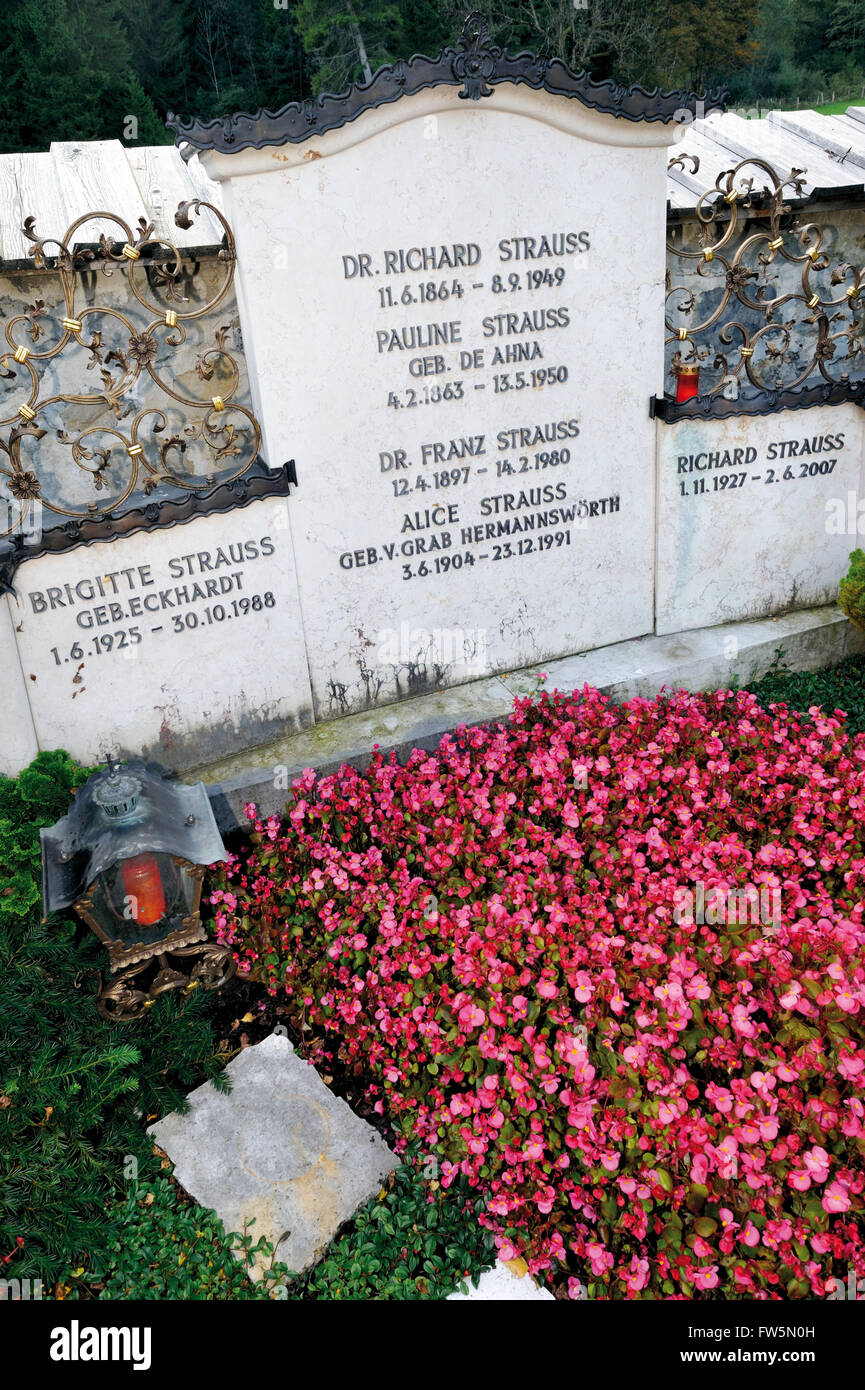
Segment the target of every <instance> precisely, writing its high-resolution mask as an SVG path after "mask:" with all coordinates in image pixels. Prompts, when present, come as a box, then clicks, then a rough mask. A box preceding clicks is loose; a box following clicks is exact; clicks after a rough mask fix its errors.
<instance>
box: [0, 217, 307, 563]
mask: <svg viewBox="0 0 865 1390" xmlns="http://www.w3.org/2000/svg"><path fill="white" fill-rule="evenodd" d="M202 208H207V209H209V211H210V212H211V213H212V214H213V215H214V216H215V217H216V218H217V219H218V220H219V222H220V224H221V226H222V228H223V231H224V237H223V245H222V248H221V250H220V251H219V252H218V255H217V256H216V257H214V258H213V259H212V261H210V262H208V263H207V264H206V265H205V266H203V265H202V264H196V265H195V266H193V267H190V265H189V264H188V263H186V262H185V261H184V256H183V254H182V253H181V252H180V251H179V250H178V249H177V247H176V246H175V245H174V244H173V242H171V241H168V240H165V239H162V238H159V237H156V236H154V235H153V231H154V227H153V224H152V223H150V224H148V223H146V222H145V220H144V219H143V218H142V219H140V221H139V223H138V226H137V228H136V230H135V231H133V230H132V228H131V227H130V226H128V225H127V223H126V222H125V221H124V220H123V218H122V217H119V216H118V215H117V214H115V213H110V212H93V213H88V214H86V215H85V216H83V217H79V218H78V219H77V220H76V221H75V222H73V223H72V225H71V226H70V227H69V228H68V229H67V230H66V232H65V234H64V235H63V236H62V237H61V238H60V239H59V240H52V239H50V238H48V237H44V236H40V235H38V234H37V230H36V225H35V218H34V217H28V218H27V220H26V222H25V225H24V234H25V236H26V237H27V238H28V240H30V241H31V242H32V243H33V250H32V253H31V254H32V257H33V270H34V271H37V272H41V274H39V275H38V276H37V277H34V275H33V272H32V271H27V272H24V273H23V274H22V275H15V274H10V275H7V276H6V277H5V278H6V279H7V283H10V284H11V286H12V290H13V292H15V291H19V292H21V297H22V301H23V302H22V303H21V307H20V308H19V309H18V311H17V312H15V313H13V314H12V315H11V316H10V317H8V318H6V320H5V322H4V325H3V337H4V340H5V345H6V346H5V351H3V352H2V355H0V540H2V539H4V538H7V539H8V538H10V537H11V538H14V539H16V540H18V541H20V534H21V532H22V531H26V530H27V529H28V512H29V511H32V509H33V507H34V504H35V505H36V506H38V507H39V508H42V509H44V511H45V512H46V514H47V515H46V517H45V523H44V524H46V525H47V524H49V517H51V516H53V518H54V522H55V523H58V522H59V524H60V525H61V526H63V528H64V529H65V531H66V532H67V534H68V536H69V537H70V538H71V539H72V540H73V541H74V540H76V539H79V538H81V537H82V535H83V533H84V532H86V534H87V536H88V537H90V538H93V537H94V536H95V535H97V534H98V527H93V526H92V525H90V524H89V523H93V522H97V523H98V522H104V521H110V520H112V519H117V518H118V517H122V516H123V515H124V513H125V512H127V511H128V510H130V509H131V508H133V507H135V506H140V507H144V510H145V511H146V512H147V513H148V514H149V517H148V519H149V520H151V521H155V520H156V519H157V516H158V513H157V510H156V509H155V508H154V507H153V505H152V504H153V503H154V502H156V501H157V500H161V499H169V500H171V501H172V502H173V503H174V504H177V503H182V502H183V500H184V499H186V500H187V501H188V500H189V499H190V497H191V496H193V495H194V496H195V497H202V496H206V495H207V490H208V489H217V490H220V489H221V490H222V491H223V492H226V491H227V488H226V485H231V484H235V493H234V494H233V495H235V496H238V497H241V498H242V497H244V496H245V491H246V490H245V489H244V488H243V487H241V486H240V485H239V484H238V480H240V479H242V478H244V476H245V475H247V474H249V473H250V471H251V470H253V471H255V472H257V473H265V474H268V473H269V470H267V469H266V467H265V466H263V465H262V464H261V461H260V460H259V458H258V454H259V449H260V445H261V430H260V427H259V424H258V421H257V420H256V418H255V416H254V415H253V413H252V411H251V410H250V408H249V406H248V405H246V404H244V403H243V396H244V395H245V392H246V386H247V383H246V376H245V366H244V364H243V358H242V351H241V350H242V343H241V341H240V335H239V327H238V326H237V324H236V315H235V314H234V313H233V312H225V310H226V300H227V298H228V296H229V291H230V290H231V287H232V283H233V280H234V273H235V265H236V255H235V243H234V238H233V236H232V232H231V228H230V227H229V225H228V223H227V222H226V220H225V218H224V217H223V216H222V214H221V213H220V211H219V209H218V208H216V207H214V206H213V205H212V204H211V203H207V202H203V201H202V200H200V199H193V200H191V201H189V202H184V203H181V204H180V205H179V207H178V210H177V213H176V214H175V219H174V220H175V224H176V225H177V226H178V227H183V228H188V227H190V226H192V220H191V218H192V215H193V214H195V215H197V214H198V213H199V212H200V210H201V209H202ZM94 223H95V224H99V225H100V226H101V227H102V228H103V229H102V230H101V232H100V235H99V238H98V241H96V242H90V243H89V244H81V242H80V241H76V237H80V236H81V233H82V228H84V227H85V226H87V225H88V224H91V225H92V224H94ZM106 224H107V226H108V230H105V226H106ZM187 255H188V253H187ZM208 281H212V282H213V283H212V284H211V283H207V282H208ZM34 283H36V284H37V287H38V293H35V292H34V291H33V288H32V286H33V285H34ZM28 300H29V301H30V302H28ZM230 308H231V306H230V305H229V306H228V309H229V310H230ZM220 309H223V311H224V312H223V313H222V314H220V313H219V312H218V311H219V310H220ZM4 393H5V394H4ZM256 465H257V467H254V466H256ZM238 488H239V491H238ZM271 490H273V489H272V488H271ZM286 490H287V487H286ZM148 499H151V505H150V506H148V505H147V503H148ZM205 509H206V508H205ZM182 512H183V508H182V506H181V507H178V506H177V505H175V506H174V517H175V519H176V518H177V517H179V516H180V515H181V514H182ZM186 514H188V508H187V509H186ZM82 528H83V529H82ZM54 548H58V547H56V546H55V547H54Z"/></svg>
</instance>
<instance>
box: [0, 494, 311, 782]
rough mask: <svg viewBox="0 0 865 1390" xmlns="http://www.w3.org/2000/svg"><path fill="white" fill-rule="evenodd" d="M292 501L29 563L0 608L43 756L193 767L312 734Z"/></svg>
mask: <svg viewBox="0 0 865 1390" xmlns="http://www.w3.org/2000/svg"><path fill="white" fill-rule="evenodd" d="M293 501H294V499H293V498H292V499H291V501H290V502H289V501H286V499H284V498H270V499H263V500H261V501H257V502H252V503H250V505H249V506H248V507H246V508H244V509H242V510H238V511H234V512H231V513H229V514H228V515H218V514H216V515H212V516H206V517H200V518H198V519H197V520H195V521H190V522H188V523H186V524H185V525H182V526H175V527H171V528H169V529H167V530H161V531H157V532H154V533H152V534H146V533H142V534H138V535H132V536H127V537H125V538H123V539H121V540H114V541H107V542H99V543H98V544H95V545H89V546H79V547H77V548H76V549H75V550H73V551H70V552H68V553H66V554H61V555H40V556H36V557H34V558H33V559H28V560H25V561H24V563H23V564H22V565H21V566H20V568H19V570H18V572H17V575H16V578H15V588H16V595H17V596H16V597H10V598H9V599H8V600H7V599H3V600H0V602H2V603H3V604H4V605H5V604H6V603H7V602H8V604H9V611H10V614H11V618H12V624H13V627H14V631H15V640H16V642H17V646H18V653H19V656H20V662H21V668H22V670H23V674H24V688H25V690H26V692H27V696H28V698H29V702H30V708H31V711H32V719H33V723H34V725H35V728H36V735H37V738H38V741H39V747H40V748H66V749H68V750H69V752H70V753H71V754H72V755H73V756H74V757H76V758H78V759H79V760H80V761H81V762H83V763H91V762H96V761H99V760H103V759H104V758H105V756H106V755H107V754H108V753H113V754H115V755H132V756H141V755H142V754H144V755H145V756H150V757H153V758H155V759H156V760H157V761H158V762H160V763H162V764H163V765H164V766H166V767H169V768H175V767H184V766H186V767H188V766H189V764H190V763H193V762H200V761H202V760H203V759H205V758H211V757H220V756H224V755H225V754H226V753H228V752H233V751H234V750H235V749H237V748H242V747H249V746H250V745H252V744H255V743H261V742H263V741H265V740H266V739H268V738H272V737H274V736H275V734H276V733H277V731H279V732H285V731H287V730H291V731H293V732H297V730H299V729H301V728H303V727H305V726H306V725H307V724H308V723H310V722H311V719H312V712H311V697H310V692H309V682H308V678H307V674H306V658H305V654H304V644H303V634H302V631H301V624H300V617H299V614H298V609H297V586H296V580H295V574H294V562H293V559H292V554H291V548H290V544H289V540H288V530H287V524H288V523H287V509H288V507H290V506H292V505H293ZM49 591H53V592H49Z"/></svg>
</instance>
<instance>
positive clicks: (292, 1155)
mask: <svg viewBox="0 0 865 1390" xmlns="http://www.w3.org/2000/svg"><path fill="white" fill-rule="evenodd" d="M226 1072H227V1074H228V1075H229V1076H230V1077H231V1079H232V1082H233V1087H232V1091H231V1094H230V1095H221V1094H220V1093H219V1092H218V1091H217V1090H216V1089H215V1087H213V1086H212V1085H211V1084H210V1083H209V1082H208V1083H207V1084H206V1085H204V1086H199V1087H198V1089H197V1090H195V1091H192V1092H191V1093H190V1095H189V1097H188V1099H189V1103H190V1107H191V1109H190V1111H189V1113H188V1114H186V1115H178V1114H171V1115H167V1116H166V1117H165V1119H163V1120H160V1121H159V1122H158V1123H157V1124H155V1125H151V1127H150V1129H149V1130H148V1133H149V1134H150V1135H151V1136H152V1138H153V1139H154V1140H155V1142H156V1143H157V1144H159V1146H160V1148H162V1149H164V1150H165V1152H166V1153H167V1154H168V1156H169V1158H170V1159H171V1160H172V1162H173V1163H174V1165H175V1169H174V1175H175V1177H176V1178H177V1181H178V1182H179V1183H180V1184H181V1185H182V1186H183V1187H184V1188H185V1189H186V1191H187V1192H189V1193H190V1195H191V1196H193V1197H194V1198H195V1200H196V1201H197V1202H200V1203H201V1205H202V1206H204V1207H210V1208H212V1209H213V1210H214V1211H215V1212H216V1213H217V1215H218V1216H219V1217H220V1219H221V1220H222V1223H223V1225H224V1226H225V1229H226V1231H238V1232H241V1231H242V1230H243V1226H244V1222H249V1221H251V1220H252V1219H253V1218H254V1219H255V1225H254V1226H253V1227H252V1228H251V1230H252V1234H253V1237H254V1239H257V1238H258V1237H259V1236H262V1235H263V1236H266V1237H267V1239H268V1240H269V1241H270V1242H271V1243H273V1244H275V1245H276V1259H277V1260H279V1261H282V1262H283V1263H285V1264H286V1265H288V1267H289V1269H292V1270H294V1271H296V1272H297V1273H300V1272H301V1271H303V1270H304V1269H306V1268H308V1267H309V1266H310V1265H311V1264H313V1263H314V1262H315V1261H316V1260H317V1259H318V1258H319V1256H320V1255H321V1254H322V1253H323V1252H324V1250H325V1248H326V1247H327V1245H328V1244H329V1243H330V1241H331V1240H332V1239H333V1238H334V1236H335V1235H336V1233H337V1231H338V1230H339V1228H340V1226H342V1225H343V1223H344V1222H346V1221H348V1220H349V1219H350V1218H351V1217H352V1216H353V1215H354V1213H355V1212H356V1211H357V1209H358V1207H360V1206H362V1205H363V1203H364V1202H366V1201H367V1200H368V1199H369V1198H370V1197H373V1196H375V1195H376V1193H377V1192H378V1191H379V1190H380V1188H381V1184H382V1181H383V1179H384V1178H385V1177H386V1176H387V1174H388V1173H390V1172H391V1171H392V1170H393V1169H394V1168H396V1167H398V1163H399V1161H398V1159H397V1158H395V1157H394V1155H393V1154H392V1153H391V1151H390V1149H389V1148H388V1147H387V1145H386V1144H385V1143H384V1141H383V1140H382V1139H381V1138H380V1137H379V1135H378V1134H377V1133H376V1131H375V1130H374V1129H373V1128H372V1127H371V1126H370V1125H368V1124H367V1123H366V1121H365V1120H362V1119H360V1118H359V1117H358V1116H357V1115H355V1114H354V1112H353V1111H352V1110H351V1109H350V1107H349V1106H348V1105H347V1104H346V1103H345V1101H344V1100H341V1099H340V1098H339V1097H338V1096H335V1095H334V1094H333V1093H332V1092H331V1091H330V1090H329V1089H328V1087H327V1086H325V1084H324V1082H323V1081H322V1080H321V1078H320V1077H319V1075H318V1073H317V1072H316V1070H315V1068H314V1067H312V1066H310V1065H309V1063H308V1062H305V1061H304V1060H303V1058H302V1057H299V1056H298V1055H297V1053H296V1052H295V1051H294V1048H293V1047H292V1046H291V1043H290V1042H289V1041H288V1039H287V1038H286V1037H284V1036H282V1035H280V1034H277V1033H274V1034H272V1035H271V1036H270V1037H269V1038H265V1040H264V1041H263V1042H260V1043H258V1044H256V1045H255V1046H253V1047H247V1048H244V1050H243V1051H242V1052H241V1053H240V1054H239V1055H238V1056H237V1057H235V1059H234V1060H233V1061H232V1062H231V1063H229V1065H228V1067H227V1068H226ZM252 1273H253V1276H254V1275H255V1273H256V1271H255V1270H253V1271H252Z"/></svg>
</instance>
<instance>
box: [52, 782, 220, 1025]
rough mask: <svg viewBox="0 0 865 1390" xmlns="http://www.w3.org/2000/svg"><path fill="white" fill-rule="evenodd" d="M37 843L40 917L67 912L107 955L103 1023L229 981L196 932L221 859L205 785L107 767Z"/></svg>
mask: <svg viewBox="0 0 865 1390" xmlns="http://www.w3.org/2000/svg"><path fill="white" fill-rule="evenodd" d="M41 838H42V902H43V911H44V913H45V917H46V918H47V917H48V915H49V914H50V913H52V912H57V911H61V910H63V909H64V908H68V907H73V908H74V909H75V911H76V912H77V913H78V915H79V917H81V918H82V919H83V921H85V922H86V923H87V925H88V926H89V927H90V928H91V929H92V930H93V931H94V932H95V933H96V935H97V936H98V937H99V940H100V941H101V942H102V944H103V945H104V946H105V947H106V949H107V951H108V958H109V964H110V973H111V975H112V976H114V978H113V979H112V980H111V981H110V982H109V983H108V984H107V985H104V984H103V981H102V979H101V977H100V984H99V997H98V1000H97V1007H98V1009H99V1012H100V1013H101V1014H102V1015H103V1017H105V1018H112V1019H118V1020H124V1021H128V1020H131V1019H135V1018H140V1017H141V1015H142V1014H143V1013H144V1012H145V1010H147V1009H149V1008H150V1007H151V1006H152V1005H153V1003H154V1001H155V1000H156V999H157V998H158V997H159V996H160V995H161V994H166V993H170V992H172V991H174V990H180V989H182V990H184V991H185V992H187V993H188V992H189V991H191V990H193V989H198V988H202V989H218V988H219V986H220V985H222V984H224V983H225V981H226V980H227V979H229V978H230V976H231V975H232V974H233V973H234V960H233V958H232V954H231V951H230V950H229V949H228V948H227V947H224V946H219V945H217V944H216V943H215V942H212V941H208V939H207V934H206V932H205V930H204V927H203V926H202V923H201V912H200V904H201V886H202V880H203V878H204V871H205V868H206V867H207V866H208V865H209V864H215V863H218V862H219V860H221V859H225V858H226V850H225V846H224V845H223V843H222V837H221V836H220V834H219V830H218V829H217V825H216V820H215V817H214V815H213V810H212V808H211V805H210V801H209V799H208V796H207V791H206V789H205V787H204V783H203V782H198V783H196V784H195V785H194V786H184V785H183V784H181V783H178V782H171V781H169V780H168V777H167V775H166V773H164V772H163V770H162V769H161V768H159V767H158V766H156V765H155V764H153V763H143V762H129V763H124V764H121V765H117V764H115V763H114V762H113V761H112V759H110V758H109V760H108V767H107V768H106V769H105V770H103V771H102V772H98V773H96V774H95V775H94V776H93V777H91V778H89V779H88V781H87V782H85V783H84V785H83V786H82V787H80V788H79V790H78V792H77V794H76V796H75V800H74V802H73V804H72V807H71V808H70V810H69V813H68V814H67V815H65V816H64V817H63V818H62V820H59V821H58V822H57V824H56V825H53V826H51V827H50V829H44V830H42V831H41Z"/></svg>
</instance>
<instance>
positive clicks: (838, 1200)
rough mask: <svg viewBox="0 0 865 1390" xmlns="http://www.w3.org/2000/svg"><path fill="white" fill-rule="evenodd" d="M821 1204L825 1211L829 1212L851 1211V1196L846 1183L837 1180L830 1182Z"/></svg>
mask: <svg viewBox="0 0 865 1390" xmlns="http://www.w3.org/2000/svg"><path fill="white" fill-rule="evenodd" d="M820 1205H821V1206H822V1208H823V1210H824V1211H828V1212H835V1211H849V1210H850V1197H849V1196H848V1192H847V1187H846V1185H845V1184H844V1183H842V1182H837V1181H836V1182H833V1183H830V1184H829V1186H828V1187H827V1188H826V1191H825V1192H824V1193H823V1200H822V1202H821V1203H820Z"/></svg>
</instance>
